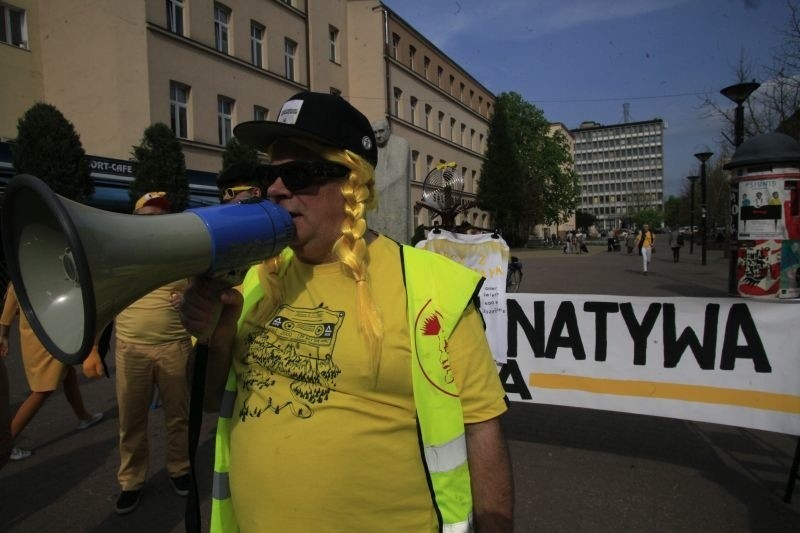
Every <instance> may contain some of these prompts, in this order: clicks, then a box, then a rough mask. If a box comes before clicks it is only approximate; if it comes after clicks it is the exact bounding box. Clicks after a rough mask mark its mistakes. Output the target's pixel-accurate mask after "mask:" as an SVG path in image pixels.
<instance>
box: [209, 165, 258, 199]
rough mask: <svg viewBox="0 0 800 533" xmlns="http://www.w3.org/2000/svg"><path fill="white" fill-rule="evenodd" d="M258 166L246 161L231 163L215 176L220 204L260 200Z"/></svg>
mask: <svg viewBox="0 0 800 533" xmlns="http://www.w3.org/2000/svg"><path fill="white" fill-rule="evenodd" d="M260 183H261V180H260V179H259V177H258V166H257V165H254V164H252V163H248V162H246V161H240V162H237V163H233V164H232V165H231V166H229V167H228V168H226V169H225V170H224V171H222V172H220V174H219V176H217V188H218V189H219V201H220V203H223V204H227V203H229V202H233V201H236V202H241V201H244V200H248V199H250V198H261V187H260Z"/></svg>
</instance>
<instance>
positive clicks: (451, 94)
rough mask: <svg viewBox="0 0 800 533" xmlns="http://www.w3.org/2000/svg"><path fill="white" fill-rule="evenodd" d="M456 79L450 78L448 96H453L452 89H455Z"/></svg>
mask: <svg viewBox="0 0 800 533" xmlns="http://www.w3.org/2000/svg"><path fill="white" fill-rule="evenodd" d="M455 84H456V79H455V78H454V77H453V76H450V96H453V87H455Z"/></svg>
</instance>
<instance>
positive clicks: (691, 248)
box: [686, 176, 700, 254]
mask: <svg viewBox="0 0 800 533" xmlns="http://www.w3.org/2000/svg"><path fill="white" fill-rule="evenodd" d="M686 179H687V180H689V183H691V184H692V188H691V192H690V193H689V194H690V196H689V203H690V208H689V253H690V254H694V182H696V181H697V180H698V179H700V176H687V178H686Z"/></svg>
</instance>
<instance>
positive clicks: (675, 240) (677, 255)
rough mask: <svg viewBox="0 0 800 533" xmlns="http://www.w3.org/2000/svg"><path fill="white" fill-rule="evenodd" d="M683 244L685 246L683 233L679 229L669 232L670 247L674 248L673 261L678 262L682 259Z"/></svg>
mask: <svg viewBox="0 0 800 533" xmlns="http://www.w3.org/2000/svg"><path fill="white" fill-rule="evenodd" d="M681 246H683V235H681V232H680V231H678V230H677V229H674V230H672V231H670V232H669V247H670V248H672V262H673V263H677V262H678V261H680V259H681Z"/></svg>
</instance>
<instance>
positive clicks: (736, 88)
mask: <svg viewBox="0 0 800 533" xmlns="http://www.w3.org/2000/svg"><path fill="white" fill-rule="evenodd" d="M759 87H760V84H759V83H756V81H755V80H753V81H751V82H745V83H737V84H736V85H731V86H729V87H725V88H724V89H722V90H721V91H720V93H722V95H723V96H724V97H725V98H727V99H728V100H730V101H732V102H734V103H735V104H736V114H735V115H734V120H733V132H734V133H733V146H734V147H735V148H739V145H740V144H742V142H744V105H743V104H744V103H745V102H746V101H747V99H748V98H749V97H750V95H751V94H753V92H754V91H755V90H756V89H758V88H759ZM738 213H739V191H738V190H734V188H733V186H731V223H730V226H729V227H728V241H729V242H728V294H730V295H731V296H737V295H738V292H737V290H736V262H737V261H738V256H739V249H738V240H739V234H738V232H739V228H738V225H739V220H738Z"/></svg>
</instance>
